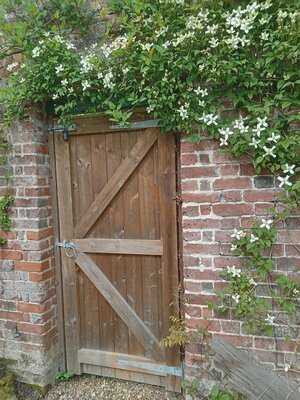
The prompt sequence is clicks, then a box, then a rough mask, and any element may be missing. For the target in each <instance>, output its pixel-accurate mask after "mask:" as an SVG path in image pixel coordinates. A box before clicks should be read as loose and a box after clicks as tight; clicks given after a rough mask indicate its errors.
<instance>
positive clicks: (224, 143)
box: [220, 135, 229, 146]
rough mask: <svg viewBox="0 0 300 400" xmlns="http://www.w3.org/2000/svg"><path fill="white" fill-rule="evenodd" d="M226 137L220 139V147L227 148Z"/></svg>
mask: <svg viewBox="0 0 300 400" xmlns="http://www.w3.org/2000/svg"><path fill="white" fill-rule="evenodd" d="M228 138H229V137H228V136H227V135H226V136H224V137H223V138H220V146H228Z"/></svg>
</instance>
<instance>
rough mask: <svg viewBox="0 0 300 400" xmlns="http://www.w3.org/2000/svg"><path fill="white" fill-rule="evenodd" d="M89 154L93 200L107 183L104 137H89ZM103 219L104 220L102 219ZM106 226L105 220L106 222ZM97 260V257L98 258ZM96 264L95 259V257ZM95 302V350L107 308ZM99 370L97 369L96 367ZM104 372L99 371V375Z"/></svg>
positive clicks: (101, 301)
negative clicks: (97, 318) (96, 325)
mask: <svg viewBox="0 0 300 400" xmlns="http://www.w3.org/2000/svg"><path fill="white" fill-rule="evenodd" d="M91 152H92V184H93V193H94V196H93V197H94V198H95V197H96V195H97V194H98V193H100V191H101V190H102V188H103V187H104V186H105V184H106V183H107V170H106V167H107V165H106V164H107V163H106V141H105V135H93V136H91ZM103 219H104V218H103ZM106 224H107V220H106ZM98 226H99V225H98V224H95V226H94V228H93V229H92V230H91V232H90V234H91V235H90V236H91V237H101V236H102V235H103V234H104V232H101V229H100V230H99V229H98ZM98 258H99V257H98ZM95 262H96V263H97V257H95ZM95 300H96V301H97V302H98V313H99V324H98V326H99V335H98V337H97V338H96V341H97V342H98V343H97V344H98V345H97V348H100V349H101V348H103V343H102V342H103V338H104V337H105V330H104V327H103V326H104V324H103V323H102V320H101V319H103V315H105V308H106V307H108V305H107V304H105V303H106V302H105V300H104V299H103V298H102V296H101V295H99V293H97V294H96V295H95ZM98 368H99V367H98ZM104 373H105V372H104V371H103V370H102V369H101V374H104Z"/></svg>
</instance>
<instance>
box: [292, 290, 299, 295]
mask: <svg viewBox="0 0 300 400" xmlns="http://www.w3.org/2000/svg"><path fill="white" fill-rule="evenodd" d="M298 294H299V290H298V289H296V288H295V289H293V295H294V296H298Z"/></svg>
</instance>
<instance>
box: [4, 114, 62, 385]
mask: <svg viewBox="0 0 300 400" xmlns="http://www.w3.org/2000/svg"><path fill="white" fill-rule="evenodd" d="M47 136H48V135H47V131H46V129H45V127H44V126H43V124H42V123H41V122H40V121H39V120H38V119H35V118H31V119H30V120H29V119H28V120H26V121H24V122H22V124H21V123H19V124H16V125H15V126H14V127H13V128H12V129H11V130H10V132H9V141H10V143H11V145H12V150H11V152H10V156H9V167H8V170H9V172H10V174H11V175H12V179H11V180H10V182H9V185H8V186H7V183H6V180H5V179H4V178H1V180H0V183H1V187H0V195H4V194H6V193H7V191H9V192H10V193H12V194H13V195H14V196H15V205H14V207H13V208H12V212H11V215H12V218H13V230H12V232H10V233H8V234H7V238H8V243H7V245H5V246H4V247H1V248H0V358H8V359H11V360H15V361H16V362H15V364H14V368H15V369H16V371H17V372H18V375H19V376H20V377H21V378H22V379H24V380H26V381H29V382H35V383H38V384H42V385H44V384H46V383H48V382H49V380H51V379H52V378H53V376H54V371H55V370H56V368H57V354H58V353H57V327H56V325H57V318H56V314H57V309H56V290H55V270H54V258H53V229H52V220H51V203H50V193H49V185H50V172H49V154H48V146H47ZM6 173H7V169H5V168H2V170H1V175H2V176H4V175H5V174H6Z"/></svg>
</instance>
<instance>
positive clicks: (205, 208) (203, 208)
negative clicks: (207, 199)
mask: <svg viewBox="0 0 300 400" xmlns="http://www.w3.org/2000/svg"><path fill="white" fill-rule="evenodd" d="M200 214H201V215H210V214H211V206H209V205H200Z"/></svg>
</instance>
